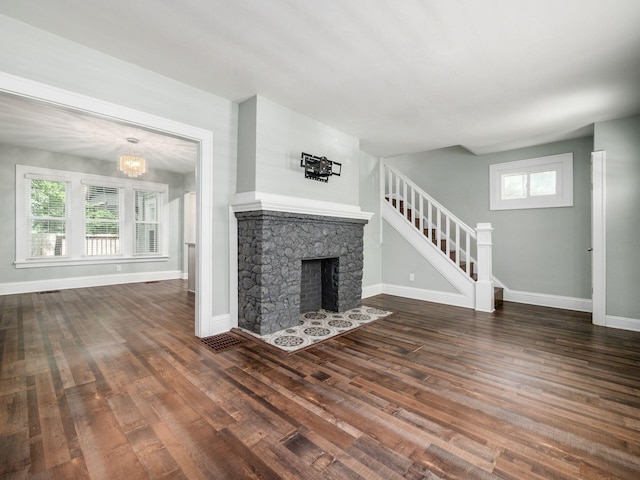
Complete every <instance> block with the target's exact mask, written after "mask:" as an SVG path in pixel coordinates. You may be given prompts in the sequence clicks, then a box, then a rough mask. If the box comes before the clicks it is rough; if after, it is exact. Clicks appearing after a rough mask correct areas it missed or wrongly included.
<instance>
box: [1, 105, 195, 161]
mask: <svg viewBox="0 0 640 480" xmlns="http://www.w3.org/2000/svg"><path fill="white" fill-rule="evenodd" d="M127 138H135V139H137V140H138V143H137V144H136V145H132V144H131V143H128V142H127ZM0 143H5V144H9V145H17V146H21V147H29V148H36V149H39V150H46V151H49V152H57V153H64V154H67V155H75V156H79V157H86V158H94V159H98V160H106V161H111V162H113V163H114V165H115V163H116V160H117V158H118V155H120V154H122V153H135V154H139V155H143V156H144V157H145V158H146V159H147V163H148V165H149V168H150V169H160V170H168V171H171V172H178V173H189V172H193V171H194V170H195V165H196V160H197V155H198V146H197V144H196V143H194V142H192V141H188V140H183V139H180V138H174V137H170V136H167V135H162V134H159V133H155V132H151V131H148V130H143V129H140V128H137V127H133V126H131V125H126V124H121V123H115V122H113V121H112V120H107V119H104V118H100V117H96V116H90V115H88V114H86V113H82V112H78V111H74V110H66V109H62V108H60V107H57V106H53V105H49V104H46V103H43V102H38V101H34V100H29V99H26V98H22V97H18V96H15V95H10V94H7V93H0Z"/></svg>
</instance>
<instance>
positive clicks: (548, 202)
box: [489, 152, 573, 210]
mask: <svg viewBox="0 0 640 480" xmlns="http://www.w3.org/2000/svg"><path fill="white" fill-rule="evenodd" d="M546 171H555V172H556V193H555V194H554V195H535V196H530V195H529V178H530V176H531V174H534V173H540V172H546ZM517 174H525V175H526V178H527V196H526V197H525V198H514V199H503V198H502V177H503V176H504V175H517ZM489 198H490V200H489V209H490V210H520V209H528V208H556V207H572V206H573V152H569V153H561V154H557V155H549V156H546V157H537V158H529V159H526V160H518V161H515V162H505V163H496V164H493V165H489Z"/></svg>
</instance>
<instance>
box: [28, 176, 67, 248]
mask: <svg viewBox="0 0 640 480" xmlns="http://www.w3.org/2000/svg"><path fill="white" fill-rule="evenodd" d="M27 184H28V188H27V191H28V201H27V202H26V203H27V205H26V206H27V212H26V214H27V215H26V216H27V225H28V231H29V233H28V235H27V238H26V239H25V240H26V242H27V244H28V245H29V257H30V258H42V257H63V256H66V255H67V182H65V181H57V180H46V179H34V178H30V179H27Z"/></svg>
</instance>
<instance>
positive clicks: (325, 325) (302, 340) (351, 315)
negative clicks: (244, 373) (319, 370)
mask: <svg viewBox="0 0 640 480" xmlns="http://www.w3.org/2000/svg"><path fill="white" fill-rule="evenodd" d="M391 313H392V312H387V311H385V310H380V309H378V308H373V307H367V306H362V307H359V308H353V309H351V310H348V311H346V312H342V313H338V312H329V311H327V310H318V311H316V312H307V313H302V314H300V325H298V326H296V327H290V328H285V329H283V330H279V331H277V332H274V333H271V334H267V335H258V334H257V333H255V332H252V331H250V330H247V329H245V328H240V330H241V331H242V332H244V333H246V334H249V335H251V336H252V337H255V338H257V339H258V340H262V341H263V342H266V343H268V344H269V345H272V346H274V347H277V348H279V349H280V350H283V351H285V352H295V351H297V350H300V349H303V348H305V347H308V346H310V345H315V344H317V343H319V342H322V341H324V340H327V339H330V338H332V337H335V336H336V335H342V334H344V333H347V332H349V331H351V330H354V329H356V328H359V327H362V326H363V325H367V324H368V323H371V322H373V321H375V320H379V319H381V318H384V317H387V316H389V315H391Z"/></svg>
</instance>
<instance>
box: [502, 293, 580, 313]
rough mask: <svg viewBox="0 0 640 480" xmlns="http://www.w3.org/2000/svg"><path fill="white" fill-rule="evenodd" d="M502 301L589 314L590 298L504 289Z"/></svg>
mask: <svg viewBox="0 0 640 480" xmlns="http://www.w3.org/2000/svg"><path fill="white" fill-rule="evenodd" d="M504 301H505V302H516V303H526V304H529V305H539V306H541V307H553V308H561V309H563V310H577V311H579V312H591V311H592V302H591V299H590V298H576V297H563V296H561V295H550V294H547V293H534V292H520V291H517V290H511V289H508V288H505V289H504Z"/></svg>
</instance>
